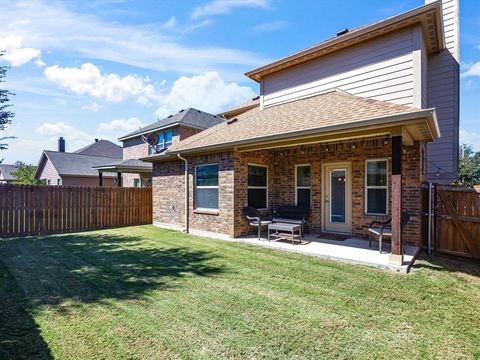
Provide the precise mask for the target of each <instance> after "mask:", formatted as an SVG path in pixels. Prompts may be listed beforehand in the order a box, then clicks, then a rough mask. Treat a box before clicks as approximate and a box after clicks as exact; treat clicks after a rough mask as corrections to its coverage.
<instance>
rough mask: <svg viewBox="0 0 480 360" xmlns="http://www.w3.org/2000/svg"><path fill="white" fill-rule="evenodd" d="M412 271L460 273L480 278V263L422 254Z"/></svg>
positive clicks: (465, 259)
mask: <svg viewBox="0 0 480 360" xmlns="http://www.w3.org/2000/svg"><path fill="white" fill-rule="evenodd" d="M412 268H413V269H430V270H435V271H446V272H453V273H462V274H467V275H470V276H475V277H480V261H479V260H475V259H468V258H463V257H458V256H451V255H446V254H433V255H428V254H426V253H425V252H422V253H421V254H420V255H419V257H418V259H417V261H416V262H415V263H414V265H413V266H412Z"/></svg>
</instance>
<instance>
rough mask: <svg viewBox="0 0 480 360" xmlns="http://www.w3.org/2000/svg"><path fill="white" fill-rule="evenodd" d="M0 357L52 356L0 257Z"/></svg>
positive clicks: (49, 357) (23, 298) (39, 357)
mask: <svg viewBox="0 0 480 360" xmlns="http://www.w3.org/2000/svg"><path fill="white" fill-rule="evenodd" d="M0 359H53V357H52V354H51V352H50V349H49V347H48V345H47V344H46V343H45V341H44V340H43V338H42V336H41V335H40V330H39V328H38V325H37V324H36V323H35V321H34V320H33V318H32V317H31V315H30V313H29V311H28V310H27V300H26V299H25V296H24V294H23V293H22V291H21V289H19V288H18V286H17V284H16V282H15V279H14V278H13V276H12V274H11V273H10V272H9V271H8V270H7V269H6V268H5V266H4V265H3V263H2V262H1V261H0Z"/></svg>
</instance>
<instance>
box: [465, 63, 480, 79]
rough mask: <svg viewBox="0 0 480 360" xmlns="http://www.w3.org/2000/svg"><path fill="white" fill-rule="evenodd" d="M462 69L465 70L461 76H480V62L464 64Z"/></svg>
mask: <svg viewBox="0 0 480 360" xmlns="http://www.w3.org/2000/svg"><path fill="white" fill-rule="evenodd" d="M462 69H463V70H464V71H463V72H462V74H461V77H463V78H465V77H470V76H479V77H480V62H476V63H472V64H462Z"/></svg>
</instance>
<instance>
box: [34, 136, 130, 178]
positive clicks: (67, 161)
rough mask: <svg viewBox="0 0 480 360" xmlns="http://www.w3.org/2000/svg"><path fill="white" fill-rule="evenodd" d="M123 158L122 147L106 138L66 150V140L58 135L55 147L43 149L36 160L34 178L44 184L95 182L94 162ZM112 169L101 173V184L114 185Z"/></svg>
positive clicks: (114, 176) (102, 162) (96, 176)
mask: <svg viewBox="0 0 480 360" xmlns="http://www.w3.org/2000/svg"><path fill="white" fill-rule="evenodd" d="M121 158H122V148H121V147H120V146H118V145H116V144H114V143H112V142H110V141H108V140H98V139H95V142H94V143H92V144H90V145H88V146H85V147H84V148H81V149H79V150H77V151H75V152H72V153H69V152H65V140H64V139H63V137H61V138H60V139H58V151H50V150H44V151H43V153H42V156H41V158H40V161H39V162H38V166H37V170H36V172H35V178H36V179H40V180H45V183H46V184H47V185H53V186H60V185H69V186H98V185H99V176H98V172H97V171H96V170H94V169H93V167H94V166H97V165H101V164H105V163H108V162H112V161H117V160H119V159H121ZM118 184H119V179H118V177H117V174H115V173H107V174H104V179H103V185H104V186H117V185H118Z"/></svg>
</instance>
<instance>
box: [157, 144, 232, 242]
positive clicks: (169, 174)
mask: <svg viewBox="0 0 480 360" xmlns="http://www.w3.org/2000/svg"><path fill="white" fill-rule="evenodd" d="M188 161H189V167H188V174H189V196H190V197H189V214H190V228H191V229H194V230H199V231H208V232H215V233H219V234H224V235H227V236H232V235H233V231H234V230H233V229H234V220H233V216H232V215H233V213H234V210H233V208H234V204H233V190H234V189H233V184H234V156H233V153H232V152H226V153H217V154H210V155H208V156H198V157H190V158H189V159H188ZM214 163H216V164H218V166H219V174H218V182H219V204H218V206H219V209H218V211H217V212H210V211H208V212H205V211H197V210H196V204H195V167H196V166H197V165H200V164H214ZM153 189H154V191H153V220H154V223H162V224H171V225H174V226H175V227H183V226H184V222H185V220H184V219H185V217H184V214H185V192H184V191H185V172H184V162H183V161H170V162H163V163H154V165H153Z"/></svg>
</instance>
